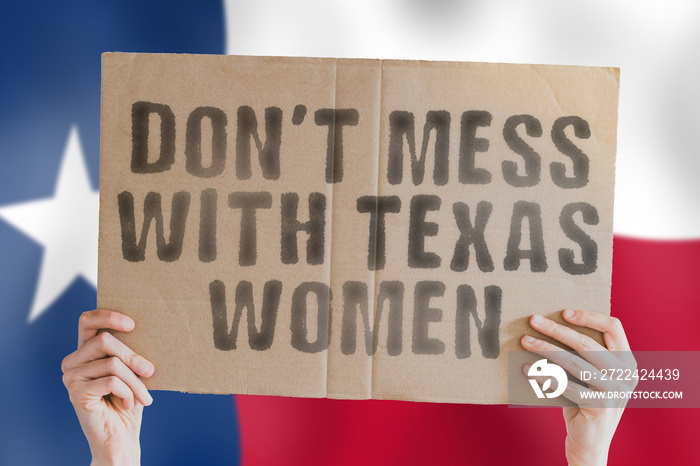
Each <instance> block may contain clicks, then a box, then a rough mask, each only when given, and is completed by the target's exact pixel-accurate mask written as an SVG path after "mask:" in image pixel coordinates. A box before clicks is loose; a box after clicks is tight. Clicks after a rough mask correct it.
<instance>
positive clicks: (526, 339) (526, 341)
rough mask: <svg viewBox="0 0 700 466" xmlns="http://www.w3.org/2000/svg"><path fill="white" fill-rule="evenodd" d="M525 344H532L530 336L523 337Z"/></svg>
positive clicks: (532, 340) (532, 339)
mask: <svg viewBox="0 0 700 466" xmlns="http://www.w3.org/2000/svg"><path fill="white" fill-rule="evenodd" d="M524 340H525V343H534V341H535V339H534V338H533V337H531V336H530V335H525V338H524Z"/></svg>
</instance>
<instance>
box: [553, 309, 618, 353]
mask: <svg viewBox="0 0 700 466" xmlns="http://www.w3.org/2000/svg"><path fill="white" fill-rule="evenodd" d="M562 315H563V317H564V319H565V320H566V321H567V322H571V323H572V324H575V325H580V326H582V327H589V328H592V329H594V330H598V331H599V332H603V338H604V339H605V345H606V346H607V347H608V350H609V351H630V345H629V342H628V341H627V335H625V329H624V328H623V327H622V322H620V319H618V318H616V317H612V316H606V315H605V314H600V313H598V312H591V311H581V310H571V309H567V310H566V311H564V312H563V314H562Z"/></svg>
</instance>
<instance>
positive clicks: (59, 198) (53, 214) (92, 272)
mask: <svg viewBox="0 0 700 466" xmlns="http://www.w3.org/2000/svg"><path fill="white" fill-rule="evenodd" d="M98 212H99V191H93V189H92V186H91V184H90V177H89V175H88V171H87V167H86V166H85V158H84V156H83V150H82V147H81V146H80V138H79V136H78V130H77V128H75V127H73V128H71V130H70V134H69V136H68V142H67V143H66V148H65V150H64V152H63V161H62V162H61V168H60V170H59V173H58V182H57V184H56V191H55V193H54V196H53V197H51V198H46V199H38V200H33V201H27V202H22V203H19V204H13V205H9V206H4V207H0V217H2V218H3V219H5V220H6V221H8V222H9V223H11V224H12V225H14V226H15V227H16V228H17V229H19V230H20V231H22V232H23V233H24V234H26V235H27V236H29V237H30V238H32V239H33V240H35V241H36V242H38V243H39V244H40V245H42V246H43V248H44V254H43V258H42V263H41V272H40V273H39V283H38V286H37V289H36V292H35V294H34V302H33V304H32V308H31V311H30V312H29V319H28V320H29V322H32V321H34V320H35V319H36V318H38V317H39V316H40V315H41V314H43V313H44V312H45V311H46V310H47V309H48V308H49V307H50V306H51V304H53V302H54V301H55V300H56V299H57V298H58V297H60V296H61V294H63V292H64V291H65V290H66V288H68V287H69V286H70V285H71V284H72V283H73V281H74V280H75V279H76V278H78V277H81V276H82V277H83V278H85V279H86V280H87V281H88V282H90V283H91V284H92V285H93V286H97V238H98Z"/></svg>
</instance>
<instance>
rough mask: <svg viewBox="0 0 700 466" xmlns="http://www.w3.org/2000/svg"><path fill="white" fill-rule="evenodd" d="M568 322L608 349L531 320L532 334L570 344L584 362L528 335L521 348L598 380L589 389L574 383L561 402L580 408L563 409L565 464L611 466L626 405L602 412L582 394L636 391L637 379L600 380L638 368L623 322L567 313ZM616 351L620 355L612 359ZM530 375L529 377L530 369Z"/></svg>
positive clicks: (620, 402) (616, 403) (615, 403)
mask: <svg viewBox="0 0 700 466" xmlns="http://www.w3.org/2000/svg"><path fill="white" fill-rule="evenodd" d="M563 317H564V319H565V320H566V321H567V322H570V323H572V324H575V325H579V326H582V327H588V328H592V329H595V330H598V331H600V332H603V339H604V341H605V345H606V347H607V348H605V347H603V346H601V345H600V344H598V343H597V342H596V341H595V340H593V339H592V338H590V337H588V336H586V335H583V334H581V333H579V332H577V331H575V330H573V329H571V328H568V327H565V326H563V325H560V324H557V323H556V322H554V321H552V320H550V319H547V318H545V317H542V316H538V315H533V316H532V317H531V318H530V325H531V326H532V328H533V329H535V330H537V331H538V332H541V333H543V334H545V335H548V336H550V337H552V338H554V339H555V340H557V341H559V342H561V343H563V344H565V345H566V346H568V347H570V348H571V349H573V350H574V351H576V352H578V353H579V355H581V356H582V357H583V358H581V357H579V356H576V355H574V354H572V353H570V352H568V351H564V350H562V349H561V348H559V347H557V346H554V345H552V344H550V343H547V342H546V341H543V340H540V339H537V338H534V337H532V336H529V335H525V336H524V337H523V338H522V339H521V344H522V345H523V347H524V348H525V349H527V350H530V351H532V352H534V353H537V354H540V355H543V356H546V357H547V358H549V359H551V360H552V362H554V363H555V364H557V365H559V366H560V367H562V368H563V369H564V370H566V371H568V372H569V373H570V374H572V375H574V376H576V375H579V374H580V373H581V372H582V371H590V372H591V373H592V374H593V375H594V376H593V377H592V380H590V381H588V384H589V388H586V387H584V386H582V385H580V384H578V383H575V382H572V381H571V380H569V382H568V384H567V387H566V390H564V392H563V393H562V396H564V397H566V398H567V399H569V400H571V401H573V402H574V403H576V404H578V407H564V421H565V422H566V433H567V435H566V444H565V446H566V459H567V461H568V462H569V464H571V465H600V464H607V458H608V450H609V448H610V442H611V441H612V438H613V435H614V434H615V429H617V425H618V423H619V422H620V418H621V417H622V412H623V411H624V409H625V406H626V404H627V399H626V398H625V399H617V400H605V405H606V407H604V408H603V407H600V406H601V405H602V401H603V400H600V399H598V400H591V399H586V398H583V396H582V395H581V393H583V392H585V391H595V390H600V391H632V390H634V388H635V386H636V385H637V381H636V380H635V379H632V380H629V381H617V380H602V379H604V377H600V374H601V373H600V372H599V369H616V370H617V369H622V370H627V369H630V370H631V371H632V372H634V370H635V369H636V368H637V363H636V361H635V360H634V356H633V355H632V353H631V352H630V347H629V343H628V342H627V337H626V336H625V331H624V329H623V328H622V324H621V323H620V320H619V319H616V318H615V317H609V316H606V315H603V314H599V313H596V312H590V311H571V310H566V311H564V312H563ZM611 351H615V352H620V353H611ZM525 371H526V373H527V368H526V369H525ZM596 375H597V376H596Z"/></svg>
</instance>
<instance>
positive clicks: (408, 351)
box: [98, 53, 619, 403]
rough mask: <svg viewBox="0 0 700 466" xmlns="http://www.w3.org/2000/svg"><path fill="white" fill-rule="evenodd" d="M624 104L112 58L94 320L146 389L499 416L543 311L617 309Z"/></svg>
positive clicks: (547, 92)
mask: <svg viewBox="0 0 700 466" xmlns="http://www.w3.org/2000/svg"><path fill="white" fill-rule="evenodd" d="M618 88H619V70H618V69H616V68H591V67H577V66H550V65H511V64H492V63H458V62H424V61H420V62H418V61H388V60H381V61H380V60H354V59H320V58H272V57H242V56H239V57H237V56H210V55H162V54H126V53H108V54H104V55H103V58H102V139H101V173H100V189H101V193H100V246H99V248H100V250H99V281H98V284H99V286H98V307H100V308H103V309H112V310H116V311H120V312H123V313H125V314H127V315H129V316H131V317H133V318H134V320H135V321H136V329H135V330H134V331H133V332H132V333H130V334H128V335H119V338H121V339H122V340H123V341H125V342H126V343H127V344H128V345H129V346H130V347H131V348H132V349H134V350H135V351H136V352H138V353H140V354H142V355H144V356H145V357H146V358H148V359H149V360H151V361H153V362H154V364H155V365H156V373H155V375H154V376H153V377H152V378H150V379H149V380H148V381H147V382H146V383H147V386H148V387H149V388H152V389H165V390H180V391H188V392H206V393H248V394H261V395H284V396H303V397H331V398H389V399H403V400H417V401H439V402H457V403H505V402H506V401H507V381H506V377H507V370H508V363H507V354H508V351H512V350H518V349H521V348H520V343H519V340H520V337H521V336H522V335H523V334H524V333H526V332H527V331H528V329H529V326H528V324H527V318H528V317H529V316H530V315H531V314H534V313H539V314H544V315H553V314H554V313H555V312H557V311H560V310H562V309H589V310H594V311H597V312H602V313H606V314H609V312H610V279H611V270H612V219H613V188H614V186H613V185H614V177H615V173H614V172H615V150H616V127H617V107H618ZM530 332H532V331H531V330H530Z"/></svg>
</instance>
